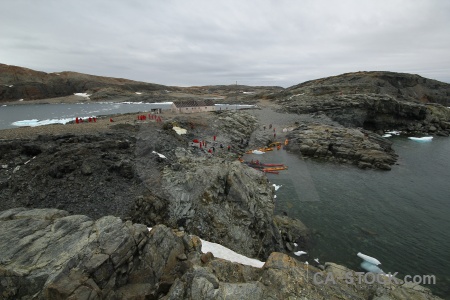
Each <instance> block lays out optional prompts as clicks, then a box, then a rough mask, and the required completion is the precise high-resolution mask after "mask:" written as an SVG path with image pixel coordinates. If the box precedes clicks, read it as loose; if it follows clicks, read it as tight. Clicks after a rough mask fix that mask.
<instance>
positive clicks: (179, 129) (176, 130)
mask: <svg viewBox="0 0 450 300" xmlns="http://www.w3.org/2000/svg"><path fill="white" fill-rule="evenodd" d="M172 129H173V130H175V132H176V133H177V134H178V135H182V134H186V133H187V130H186V129H184V128H181V127H176V126H174V127H173V128H172Z"/></svg>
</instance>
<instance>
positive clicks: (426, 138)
mask: <svg viewBox="0 0 450 300" xmlns="http://www.w3.org/2000/svg"><path fill="white" fill-rule="evenodd" d="M408 139H410V140H413V141H418V142H428V141H431V140H432V139H433V137H432V136H424V137H413V136H410V137H408Z"/></svg>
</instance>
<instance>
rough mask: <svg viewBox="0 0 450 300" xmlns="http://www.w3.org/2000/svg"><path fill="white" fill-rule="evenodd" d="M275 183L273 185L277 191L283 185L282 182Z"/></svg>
mask: <svg viewBox="0 0 450 300" xmlns="http://www.w3.org/2000/svg"><path fill="white" fill-rule="evenodd" d="M272 185H273V187H274V188H275V191H278V189H279V188H280V187H282V185H281V184H280V185H276V184H275V183H274V184H272Z"/></svg>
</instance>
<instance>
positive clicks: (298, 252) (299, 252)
mask: <svg viewBox="0 0 450 300" xmlns="http://www.w3.org/2000/svg"><path fill="white" fill-rule="evenodd" d="M306 253H307V252H305V251H297V252H294V254H295V255H297V256H300V255H303V254H306Z"/></svg>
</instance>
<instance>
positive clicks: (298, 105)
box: [271, 72, 450, 135]
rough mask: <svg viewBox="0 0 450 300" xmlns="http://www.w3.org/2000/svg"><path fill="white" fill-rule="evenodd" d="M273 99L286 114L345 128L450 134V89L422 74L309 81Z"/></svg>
mask: <svg viewBox="0 0 450 300" xmlns="http://www.w3.org/2000/svg"><path fill="white" fill-rule="evenodd" d="M271 98H272V99H274V100H276V102H277V103H278V104H280V105H282V107H283V110H285V111H289V112H294V113H299V114H301V113H323V114H326V115H327V116H329V117H331V118H332V119H333V120H335V121H338V122H339V123H340V124H342V125H344V126H347V127H362V128H364V129H368V130H371V131H380V132H381V131H383V130H388V129H397V130H403V131H408V132H418V133H419V132H420V133H427V134H440V135H448V134H449V130H450V129H449V127H448V126H447V122H449V121H450V110H449V109H448V108H447V107H446V106H450V102H449V101H450V84H447V83H443V82H438V81H435V80H431V79H426V78H423V77H420V76H418V75H412V74H401V73H392V72H357V73H347V74H343V75H339V76H334V77H327V78H322V79H318V80H312V81H307V82H304V83H302V84H299V85H295V86H292V87H290V88H287V89H285V90H284V91H282V92H280V93H275V94H272V95H271Z"/></svg>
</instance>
